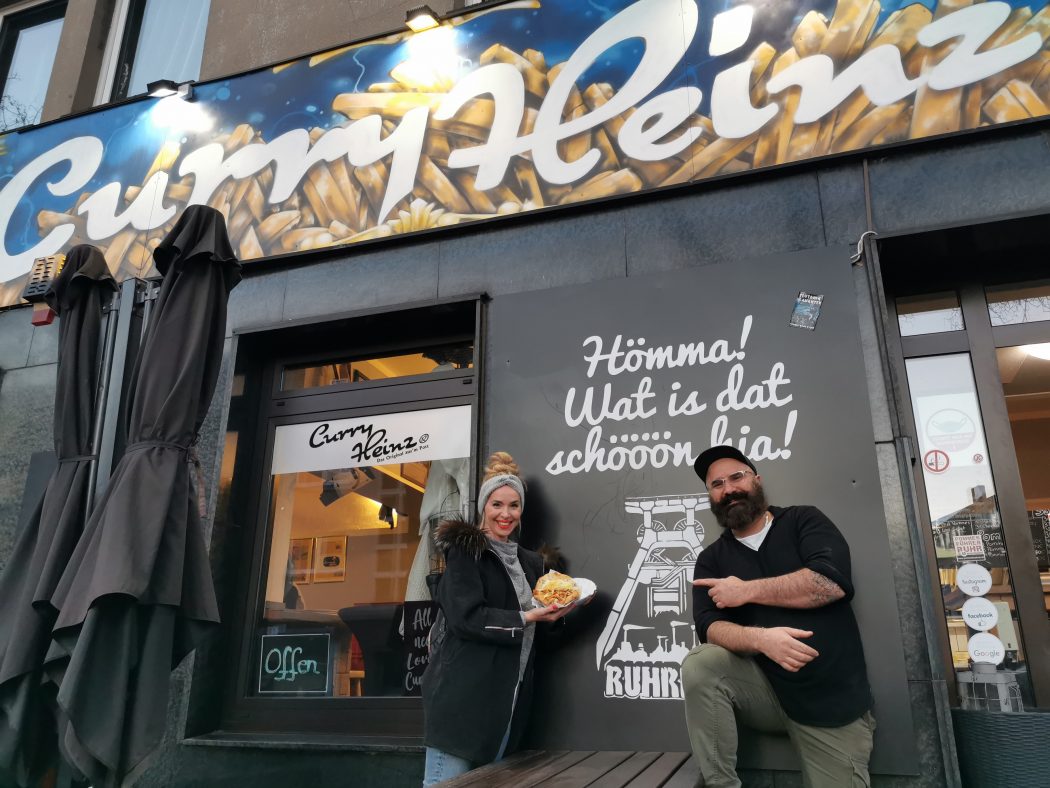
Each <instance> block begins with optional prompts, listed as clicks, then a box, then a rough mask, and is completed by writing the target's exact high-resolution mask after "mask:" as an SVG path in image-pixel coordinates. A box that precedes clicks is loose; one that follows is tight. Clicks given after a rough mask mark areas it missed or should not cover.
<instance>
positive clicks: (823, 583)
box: [809, 569, 844, 607]
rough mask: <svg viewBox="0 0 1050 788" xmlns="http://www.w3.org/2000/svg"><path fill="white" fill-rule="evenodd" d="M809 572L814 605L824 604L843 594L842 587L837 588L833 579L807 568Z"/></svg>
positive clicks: (839, 597)
mask: <svg viewBox="0 0 1050 788" xmlns="http://www.w3.org/2000/svg"><path fill="white" fill-rule="evenodd" d="M809 573H810V576H811V580H812V588H813V603H814V605H815V606H817V607H820V606H821V605H826V604H828V603H829V602H834V601H835V600H836V599H841V598H842V597H843V596H844V594H843V593H842V589H841V588H839V585H838V583H836V582H835V581H833V580H829V579H828V578H826V577H825V576H824V575H822V574H820V572H814V571H813V570H812V569H810V570H809Z"/></svg>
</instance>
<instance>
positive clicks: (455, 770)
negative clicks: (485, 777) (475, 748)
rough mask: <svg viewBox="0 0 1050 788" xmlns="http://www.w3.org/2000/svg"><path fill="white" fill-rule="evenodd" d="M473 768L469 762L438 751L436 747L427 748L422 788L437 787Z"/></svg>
mask: <svg viewBox="0 0 1050 788" xmlns="http://www.w3.org/2000/svg"><path fill="white" fill-rule="evenodd" d="M473 768H474V764H472V763H471V762H470V761H468V760H466V759H464V758H460V757H459V756H458V755H452V754H451V753H448V752H445V751H443V750H439V749H437V748H436V747H427V764H426V768H425V769H424V771H423V788H427V786H430V785H437V784H438V783H440V782H444V781H445V780H451V779H452V778H453V777H459V776H460V775H461V774H466V773H467V772H469V771H470V770H471V769H473Z"/></svg>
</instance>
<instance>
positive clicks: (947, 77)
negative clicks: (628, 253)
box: [0, 0, 1050, 305]
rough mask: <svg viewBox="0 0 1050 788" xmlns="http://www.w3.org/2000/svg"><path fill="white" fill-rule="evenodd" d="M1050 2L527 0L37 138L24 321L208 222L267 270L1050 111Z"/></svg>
mask: <svg viewBox="0 0 1050 788" xmlns="http://www.w3.org/2000/svg"><path fill="white" fill-rule="evenodd" d="M1045 3H1046V0H1036V2H1033V3H1029V4H1026V3H1024V2H1017V0H1014V1H1013V2H980V3H970V2H968V0H941V2H939V3H938V2H936V1H935V0H924V2H915V3H904V2H901V0H889V2H886V3H884V4H882V5H880V4H879V3H878V2H869V0H840V2H838V3H837V4H835V3H834V2H832V0H809V1H807V0H783V2H778V3H768V2H767V3H756V4H755V5H747V4H743V3H741V4H736V5H734V4H727V3H723V2H716V1H715V0H633V1H630V0H604V2H596V1H595V0H591V1H590V2H581V0H518V1H517V2H508V3H505V4H502V5H500V6H496V7H493V8H488V9H484V10H482V11H478V12H475V13H474V14H464V15H463V16H459V17H455V18H453V19H450V20H447V22H446V23H445V24H444V25H443V26H442V27H440V28H438V29H436V30H432V31H428V32H425V33H421V34H415V35H412V34H408V33H406V34H404V35H395V36H391V37H388V38H386V39H381V40H374V41H369V42H364V43H361V44H357V45H353V46H350V47H345V48H343V49H338V50H333V51H330V52H326V53H322V54H319V55H315V56H313V57H310V58H304V59H302V60H299V61H294V62H291V63H287V64H283V65H281V66H277V67H274V68H272V69H266V70H264V71H258V72H253V73H250V74H246V75H243V76H240V77H236V78H232V79H228V80H225V81H217V82H212V83H208V84H205V85H199V86H197V88H196V91H195V95H196V100H195V101H193V102H187V101H184V100H183V99H181V98H179V97H171V98H167V99H161V100H159V101H158V100H152V99H146V100H142V101H137V102H132V103H130V104H124V105H119V106H115V107H111V108H109V109H105V110H101V111H99V112H96V113H92V114H90V115H85V116H81V117H77V118H71V119H69V120H66V121H63V122H60V123H56V124H52V125H48V126H43V127H40V128H36V129H28V130H26V131H24V132H20V133H16V134H11V135H8V136H7V137H5V138H3V142H4V147H5V150H4V151H3V156H2V157H0V168H2V169H0V173H2V181H0V183H2V189H0V237H2V240H3V244H2V249H0V282H6V283H7V285H6V286H5V287H4V288H3V291H2V292H0V305H2V304H11V303H14V302H15V300H16V299H17V293H18V292H19V291H20V290H21V286H22V283H23V282H24V278H25V275H26V274H27V272H28V271H29V268H30V266H31V264H32V261H33V259H34V258H37V257H41V256H46V255H51V254H55V253H56V252H60V251H62V250H63V249H65V248H68V247H69V246H71V245H73V244H75V243H82V242H88V243H93V244H95V245H97V246H99V247H100V248H102V249H103V250H104V251H105V254H106V258H107V260H108V261H109V264H110V266H111V268H112V269H113V270H114V271H116V272H117V274H118V276H120V277H125V276H135V275H142V274H145V273H146V272H148V270H149V269H150V267H151V265H152V258H151V252H152V249H153V248H154V247H155V246H156V244H157V243H158V242H159V241H160V239H161V238H162V237H163V236H164V234H165V233H166V232H167V230H168V229H169V228H170V226H171V224H172V223H173V222H174V220H175V218H176V216H177V215H178V214H179V212H181V211H182V210H183V209H184V208H185V207H186V206H187V205H192V204H198V203H200V204H209V205H212V206H214V207H216V208H218V209H219V210H221V211H222V212H223V213H224V214H225V215H226V217H227V222H228V225H229V229H230V234H231V237H232V238H233V241H234V243H235V245H236V246H237V248H238V252H239V256H240V257H241V258H242V259H244V260H252V259H258V258H262V257H267V256H273V255H279V254H287V253H294V252H299V251H305V250H310V249H317V248H322V247H330V246H337V245H343V244H349V243H354V242H358V241H363V240H371V239H374V238H379V237H383V236H389V235H395V234H400V233H411V232H416V231H420V230H425V229H430V228H434V227H443V226H448V225H455V224H460V223H464V222H472V221H479V220H483V219H489V218H493V217H496V216H501V215H506V214H511V213H518V212H522V211H529V210H535V209H538V208H543V207H548V206H553V205H565V204H568V203H574V202H581V201H587V200H593V199H597V198H602V197H608V196H612V195H618V194H627V193H632V192H640V191H643V190H647V189H656V188H661V187H666V186H671V185H677V184H682V183H687V182H691V181H698V180H703V179H705V178H709V177H712V176H715V175H722V174H728V173H735V172H740V171H745V170H751V169H755V168H759V167H766V166H770V165H776V164H783V163H787V162H791V161H798V160H802V159H808V158H814V157H819V156H824V155H828V154H833V153H840V152H843V151H849V150H858V149H863V148H867V147H871V146H877V145H883V144H889V143H894V142H899V141H902V140H907V139H917V138H922V137H928V136H931V135H936V134H941V133H946V132H952V131H958V130H963V129H975V128H978V127H982V126H989V125H995V124H1000V123H1006V122H1010V121H1015V120H1022V119H1026V118H1031V117H1039V116H1043V115H1047V114H1050V109H1048V104H1050V51H1048V49H1047V46H1046V44H1047V37H1048V35H1050V9H1047V8H1046V7H1045ZM727 7H728V10H725V9H726V8H727ZM796 20H798V21H796Z"/></svg>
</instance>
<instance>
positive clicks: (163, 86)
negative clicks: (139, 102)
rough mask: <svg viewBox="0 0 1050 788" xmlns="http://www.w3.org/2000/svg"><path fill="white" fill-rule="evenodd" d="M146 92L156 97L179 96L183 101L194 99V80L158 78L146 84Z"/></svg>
mask: <svg viewBox="0 0 1050 788" xmlns="http://www.w3.org/2000/svg"><path fill="white" fill-rule="evenodd" d="M146 93H148V94H149V95H151V96H153V97H154V98H167V97H168V96H178V97H179V98H181V99H182V100H183V101H193V80H190V81H188V82H176V81H175V80H174V79H158V80H156V81H155V82H149V83H147V84H146Z"/></svg>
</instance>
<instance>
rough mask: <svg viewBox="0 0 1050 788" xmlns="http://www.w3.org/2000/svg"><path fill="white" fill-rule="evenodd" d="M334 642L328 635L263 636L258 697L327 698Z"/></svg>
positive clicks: (260, 649)
mask: <svg viewBox="0 0 1050 788" xmlns="http://www.w3.org/2000/svg"><path fill="white" fill-rule="evenodd" d="M331 639H332V636H331V635H330V634H329V633H327V632H325V633H293V634H287V635H263V636H262V642H261V644H260V648H259V694H265V695H275V694H280V695H284V694H293V695H300V694H303V693H310V694H315V695H326V694H328V693H329V692H330V691H331V689H330V688H331V680H330V678H331V664H332V663H331V660H330V659H329V655H330V654H331Z"/></svg>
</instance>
